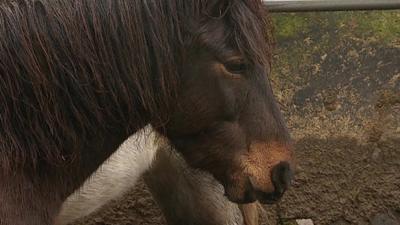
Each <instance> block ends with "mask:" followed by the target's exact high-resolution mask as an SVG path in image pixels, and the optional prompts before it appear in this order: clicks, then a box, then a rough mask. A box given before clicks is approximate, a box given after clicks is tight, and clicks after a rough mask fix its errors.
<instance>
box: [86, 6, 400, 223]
mask: <svg viewBox="0 0 400 225" xmlns="http://www.w3.org/2000/svg"><path fill="white" fill-rule="evenodd" d="M274 21H275V24H276V35H277V42H278V48H277V50H276V57H275V63H274V72H273V76H272V83H273V86H274V90H275V94H276V96H277V98H278V100H279V101H280V103H281V105H282V110H283V111H284V113H285V116H286V118H287V121H288V125H289V127H290V130H291V131H292V134H293V137H294V138H295V140H296V157H297V163H298V168H297V169H298V173H297V175H296V180H295V182H294V185H293V188H292V189H291V190H290V191H289V193H288V194H287V195H286V196H285V197H284V199H283V201H282V202H281V203H280V204H279V205H276V206H266V207H265V209H266V211H265V212H263V214H264V216H267V218H268V220H264V221H263V224H271V225H272V224H290V223H291V222H289V221H290V219H294V218H311V219H313V221H314V223H315V224H332V225H333V224H335V225H345V224H371V223H372V224H374V225H376V224H384V223H383V222H382V223H376V221H378V220H377V219H376V218H377V217H376V216H377V215H379V216H383V217H385V218H386V220H392V222H394V221H396V220H397V221H398V223H399V224H400V11H389V12H357V13H349V12H340V13H300V14H279V15H278V14H276V15H274ZM374 219H375V220H374ZM80 224H87V225H89V224H90V225H92V224H97V225H103V224H107V225H127V224H132V225H135V224H152V225H157V224H160V225H161V224H165V222H164V219H163V216H162V213H161V212H160V210H159V209H158V208H157V205H156V204H155V203H154V201H153V200H152V197H151V195H150V194H149V192H148V191H147V190H146V187H145V185H144V184H143V183H140V184H138V186H137V187H136V188H135V189H134V190H132V191H131V192H130V193H129V194H128V195H126V196H125V197H124V198H123V199H122V200H120V201H116V202H113V203H111V204H110V205H109V206H107V207H105V209H104V210H102V211H101V212H99V213H97V214H96V215H94V216H92V217H90V218H88V219H85V220H84V221H81V223H80ZM387 224H388V223H387ZM393 224H395V223H393Z"/></svg>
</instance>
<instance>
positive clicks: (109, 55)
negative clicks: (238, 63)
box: [0, 0, 271, 171]
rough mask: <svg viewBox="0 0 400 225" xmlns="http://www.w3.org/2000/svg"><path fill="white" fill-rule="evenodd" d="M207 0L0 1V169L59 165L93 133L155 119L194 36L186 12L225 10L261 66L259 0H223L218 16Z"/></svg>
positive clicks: (201, 16) (199, 16) (265, 33)
mask: <svg viewBox="0 0 400 225" xmlns="http://www.w3.org/2000/svg"><path fill="white" fill-rule="evenodd" d="M215 2H217V1H216V0H167V1H163V0H137V1H136V0H135V1H130V0H18V1H13V0H6V1H4V0H3V1H1V0H0V102H1V105H0V168H1V169H3V171H4V170H10V169H15V168H22V167H24V166H26V165H30V166H34V165H35V163H36V162H37V161H39V160H43V161H46V162H48V163H52V164H60V163H63V162H65V160H66V159H69V158H71V157H73V155H75V154H78V153H77V150H78V149H82V148H83V147H85V146H84V141H85V140H87V139H91V138H93V137H95V136H96V133H99V132H102V131H105V130H111V129H112V128H115V127H122V126H123V127H127V129H126V131H124V132H127V133H129V132H133V131H135V130H137V129H138V128H140V127H131V126H129V124H136V125H137V124H140V126H143V125H145V124H146V123H149V122H154V123H156V122H155V121H157V122H158V125H159V126H162V124H163V121H165V120H166V119H167V118H159V116H158V115H159V114H160V112H164V114H166V113H165V112H168V110H170V109H171V107H173V105H174V104H175V102H174V98H175V96H176V91H177V87H178V85H179V70H180V67H179V65H180V64H179V63H180V62H181V60H182V58H184V54H185V51H184V50H185V46H186V45H187V39H188V37H193V36H194V35H196V33H193V32H196V28H195V27H193V26H194V25H193V23H189V22H188V23H187V21H205V20H208V19H224V20H225V21H226V22H227V23H228V25H229V27H230V28H231V30H230V35H229V38H231V39H232V42H233V44H235V45H236V47H237V48H238V49H239V50H240V51H242V53H243V54H245V55H247V56H248V58H249V59H253V60H255V61H258V62H260V63H263V64H264V65H268V64H269V60H270V56H271V49H270V48H271V47H270V43H271V38H270V37H269V35H270V31H269V28H270V23H269V19H268V17H267V16H266V15H265V11H264V9H263V7H262V3H261V1H260V0H232V1H229V6H228V7H227V10H226V11H225V12H223V13H221V14H220V16H219V17H218V16H217V18H216V17H214V16H213V15H211V14H212V13H211V12H209V11H207V10H208V9H209V6H210V5H212V4H214V3H215ZM261 38H266V41H265V40H260V39H261ZM260 43H265V44H264V45H261V46H260ZM138 121H139V122H138ZM125 124H128V125H125ZM138 126H139V125H138Z"/></svg>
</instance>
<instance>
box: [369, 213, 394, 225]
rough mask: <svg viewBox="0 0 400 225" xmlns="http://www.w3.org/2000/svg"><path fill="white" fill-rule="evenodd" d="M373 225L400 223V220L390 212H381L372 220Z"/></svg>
mask: <svg viewBox="0 0 400 225" xmlns="http://www.w3.org/2000/svg"><path fill="white" fill-rule="evenodd" d="M371 225H400V221H399V220H397V219H395V218H393V217H391V216H390V215H388V214H385V213H379V214H377V215H376V216H375V217H374V218H373V219H372V220H371Z"/></svg>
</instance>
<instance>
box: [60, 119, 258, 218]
mask: <svg viewBox="0 0 400 225" xmlns="http://www.w3.org/2000/svg"><path fill="white" fill-rule="evenodd" d="M154 140H159V139H156V138H155V134H154V133H152V131H151V129H150V126H147V127H146V128H145V129H144V130H142V131H139V132H137V133H136V134H135V135H132V136H131V137H130V138H129V139H128V140H127V141H125V142H124V143H123V144H122V145H121V146H120V148H119V149H118V150H117V151H116V152H115V153H113V154H112V155H111V156H110V157H109V159H107V161H106V162H104V163H103V165H101V167H100V168H99V169H97V171H96V172H95V173H94V174H92V175H91V176H90V178H88V179H87V180H86V181H85V183H84V184H83V185H82V187H81V188H80V189H79V190H77V191H75V192H74V193H73V194H72V195H71V196H69V197H68V198H67V200H66V201H65V202H64V203H63V206H62V210H61V212H60V214H59V215H58V217H57V220H56V221H57V222H56V224H57V225H66V224H69V223H71V222H73V221H75V220H77V219H80V218H82V217H85V216H88V215H89V214H91V213H92V212H94V211H96V210H97V209H98V208H100V207H102V206H103V205H105V204H106V203H107V202H109V201H110V200H115V199H118V198H120V197H121V196H122V195H123V194H124V193H126V192H127V191H129V190H131V189H132V188H133V186H134V185H135V184H136V181H137V179H138V177H139V175H140V174H141V173H142V172H144V171H145V170H147V171H146V173H145V182H146V184H147V186H148V187H149V188H150V191H151V193H152V194H153V196H154V197H155V199H156V200H157V202H158V205H159V206H160V207H161V209H162V210H163V212H164V215H165V218H166V219H167V222H168V224H169V225H181V224H186V225H196V224H198V225H258V211H257V204H256V203H251V204H246V205H241V206H240V209H242V212H241V210H240V209H239V208H238V205H236V204H233V203H231V202H229V201H228V200H227V199H226V198H225V197H224V196H223V189H222V188H221V185H219V184H218V182H216V181H215V180H214V179H213V178H212V177H211V176H209V175H208V174H206V173H203V172H201V171H198V170H193V169H191V168H189V167H188V166H187V165H186V163H185V161H184V160H183V159H182V158H181V157H180V156H179V154H177V153H176V151H174V150H173V149H172V148H171V147H170V146H169V145H168V143H167V142H165V141H154ZM156 153H157V154H156ZM153 158H155V159H154V162H153ZM150 164H151V167H150ZM149 167H150V168H149Z"/></svg>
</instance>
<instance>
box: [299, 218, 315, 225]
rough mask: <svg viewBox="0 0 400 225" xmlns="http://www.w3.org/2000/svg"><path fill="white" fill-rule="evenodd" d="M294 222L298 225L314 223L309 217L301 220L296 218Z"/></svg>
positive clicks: (311, 224) (312, 224)
mask: <svg viewBox="0 0 400 225" xmlns="http://www.w3.org/2000/svg"><path fill="white" fill-rule="evenodd" d="M296 222H297V224H298V225H314V223H313V221H312V220H311V219H301V220H296Z"/></svg>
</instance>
